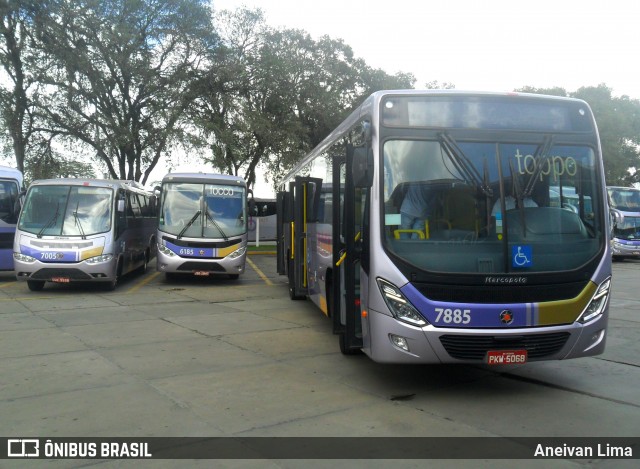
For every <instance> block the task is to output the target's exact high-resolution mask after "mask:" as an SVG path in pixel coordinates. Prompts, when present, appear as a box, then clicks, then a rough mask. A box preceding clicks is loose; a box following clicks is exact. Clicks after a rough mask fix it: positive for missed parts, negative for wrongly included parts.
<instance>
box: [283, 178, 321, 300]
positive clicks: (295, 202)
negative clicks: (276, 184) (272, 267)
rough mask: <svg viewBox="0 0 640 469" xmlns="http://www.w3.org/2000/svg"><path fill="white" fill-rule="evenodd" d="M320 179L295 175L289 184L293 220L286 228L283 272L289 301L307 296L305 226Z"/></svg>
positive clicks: (312, 209)
mask: <svg viewBox="0 0 640 469" xmlns="http://www.w3.org/2000/svg"><path fill="white" fill-rule="evenodd" d="M321 186H322V180H321V179H318V178H311V177H300V176H296V179H295V181H294V182H292V183H290V186H289V187H290V190H289V194H290V196H291V197H292V208H293V210H292V213H293V221H292V222H291V225H290V230H291V234H290V235H289V236H290V239H291V245H290V252H289V256H288V257H289V259H288V268H287V273H288V276H289V296H290V297H291V299H293V300H299V299H304V298H305V297H306V296H307V294H308V286H309V285H308V277H307V266H308V264H309V256H311V255H314V253H312V252H310V251H309V250H308V239H307V224H308V222H309V221H310V220H312V219H313V217H314V213H315V211H316V210H317V207H318V200H319V197H320V188H321Z"/></svg>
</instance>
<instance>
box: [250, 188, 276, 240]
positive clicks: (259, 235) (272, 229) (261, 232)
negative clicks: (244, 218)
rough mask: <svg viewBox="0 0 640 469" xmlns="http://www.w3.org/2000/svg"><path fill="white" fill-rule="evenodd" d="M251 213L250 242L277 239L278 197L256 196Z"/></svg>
mask: <svg viewBox="0 0 640 469" xmlns="http://www.w3.org/2000/svg"><path fill="white" fill-rule="evenodd" d="M253 200H254V202H255V205H253V209H252V210H251V213H250V214H249V242H262V241H275V239H276V219H277V216H276V199H259V198H254V199H253Z"/></svg>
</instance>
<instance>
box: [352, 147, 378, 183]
mask: <svg viewBox="0 0 640 469" xmlns="http://www.w3.org/2000/svg"><path fill="white" fill-rule="evenodd" d="M353 185H354V186H355V187H371V186H372V185H373V151H372V150H371V149H369V148H367V147H356V148H354V149H353Z"/></svg>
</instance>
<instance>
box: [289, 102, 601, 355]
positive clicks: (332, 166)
mask: <svg viewBox="0 0 640 469" xmlns="http://www.w3.org/2000/svg"><path fill="white" fill-rule="evenodd" d="M276 200H277V207H278V227H277V229H278V233H277V270H278V273H280V274H282V275H287V276H288V281H289V294H290V297H291V298H292V299H303V298H309V299H310V300H311V301H313V302H314V303H315V304H316V305H317V306H318V307H319V308H320V310H321V311H322V312H323V313H324V314H325V315H327V316H329V317H331V318H332V323H333V331H334V333H336V334H338V337H339V345H340V349H341V351H342V352H343V353H345V354H349V353H357V352H359V351H363V352H364V353H366V354H367V355H368V356H369V357H371V358H372V359H373V360H375V361H378V362H388V363H478V364H482V363H484V364H491V365H498V364H522V363H526V362H529V361H538V360H559V359H568V358H576V357H584V356H590V355H597V354H600V353H602V352H603V350H604V347H605V337H606V331H607V322H608V304H609V292H610V287H611V255H610V251H609V243H608V229H609V227H608V225H609V224H608V221H609V218H608V213H607V202H606V190H605V184H604V172H603V166H602V154H601V150H600V140H599V136H598V132H597V129H596V124H595V120H594V118H593V114H592V112H591V110H590V108H589V106H588V105H587V103H585V102H584V101H581V100H576V99H569V98H559V97H552V96H541V95H533V94H520V93H505V94H500V93H480V92H478V93H464V92H458V91H455V90H445V91H442V90H431V91H416V90H399V91H380V92H376V93H374V94H372V95H371V96H370V97H369V98H367V99H366V100H365V101H364V102H363V104H362V105H361V106H360V107H358V108H357V109H356V110H355V111H354V112H353V113H352V114H351V115H350V116H349V117H347V119H346V120H345V121H344V122H343V123H342V124H340V126H339V127H337V128H336V129H334V130H333V131H332V132H331V134H330V135H329V136H328V137H327V138H326V139H325V140H324V141H322V142H321V143H320V144H319V145H318V146H317V147H316V148H315V149H313V150H312V151H311V152H310V153H309V154H308V155H306V156H305V157H304V158H303V159H302V160H301V161H300V163H299V164H298V165H297V166H296V167H295V168H294V169H293V170H292V171H291V172H290V173H289V174H288V175H286V176H285V177H284V179H283V180H282V181H281V182H280V183H279V189H278V192H277V199H276Z"/></svg>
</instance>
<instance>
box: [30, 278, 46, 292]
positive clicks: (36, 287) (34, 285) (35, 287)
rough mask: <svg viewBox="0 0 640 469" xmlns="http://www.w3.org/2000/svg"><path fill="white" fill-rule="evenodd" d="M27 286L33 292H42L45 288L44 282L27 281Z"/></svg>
mask: <svg viewBox="0 0 640 469" xmlns="http://www.w3.org/2000/svg"><path fill="white" fill-rule="evenodd" d="M27 286H28V287H29V290H31V291H41V290H42V289H43V288H44V281H43V280H27Z"/></svg>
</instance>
